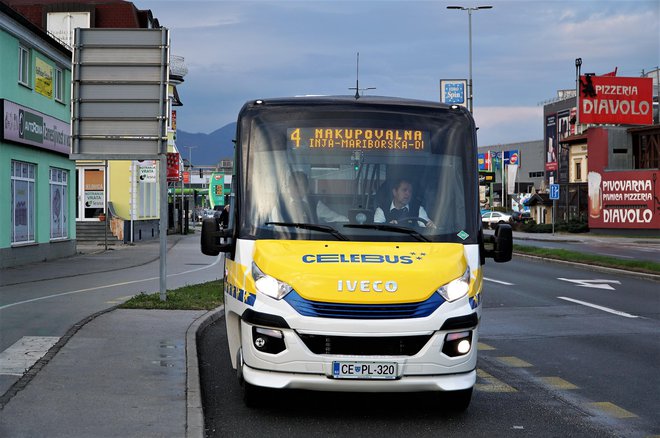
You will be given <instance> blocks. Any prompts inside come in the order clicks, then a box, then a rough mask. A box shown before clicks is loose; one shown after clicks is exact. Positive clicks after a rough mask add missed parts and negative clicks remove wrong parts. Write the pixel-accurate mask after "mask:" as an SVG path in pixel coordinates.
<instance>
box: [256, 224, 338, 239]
mask: <svg viewBox="0 0 660 438" xmlns="http://www.w3.org/2000/svg"><path fill="white" fill-rule="evenodd" d="M265 225H276V226H279V227H294V228H302V229H304V230H312V231H321V232H324V233H328V234H332V235H333V236H335V237H336V238H337V240H349V239H348V237H346V236H344V235H343V234H342V233H340V232H339V231H337V230H336V229H335V228H333V227H331V226H329V225H317V224H307V223H304V222H266V224H265Z"/></svg>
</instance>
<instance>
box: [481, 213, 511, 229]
mask: <svg viewBox="0 0 660 438" xmlns="http://www.w3.org/2000/svg"><path fill="white" fill-rule="evenodd" d="M481 222H483V224H484V227H486V226H488V227H490V228H495V227H496V226H497V225H498V224H510V223H511V222H513V217H511V215H510V214H506V213H502V212H501V211H488V212H486V213H484V214H482V215H481Z"/></svg>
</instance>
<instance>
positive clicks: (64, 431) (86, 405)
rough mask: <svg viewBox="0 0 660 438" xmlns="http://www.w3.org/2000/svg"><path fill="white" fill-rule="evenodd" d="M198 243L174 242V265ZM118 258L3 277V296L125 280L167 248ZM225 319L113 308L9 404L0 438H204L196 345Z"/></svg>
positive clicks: (79, 330) (25, 382)
mask: <svg viewBox="0 0 660 438" xmlns="http://www.w3.org/2000/svg"><path fill="white" fill-rule="evenodd" d="M189 238H190V239H195V238H197V239H199V235H189V236H182V235H170V236H168V256H172V255H173V254H175V252H176V247H175V246H176V244H177V243H178V242H180V241H181V240H182V239H189ZM111 248H112V249H109V250H107V251H106V250H105V249H104V247H99V248H95V247H82V248H79V253H78V254H77V255H75V256H72V257H67V258H64V259H57V260H52V261H46V262H41V263H33V264H30V265H25V266H20V267H14V268H7V269H3V270H0V276H1V277H2V280H1V283H2V284H1V285H0V286H4V285H11V284H25V283H30V282H34V281H38V280H46V279H55V278H62V277H68V276H71V275H80V274H89V273H92V272H108V271H115V270H116V271H118V275H120V273H119V272H120V270H121V269H124V268H129V267H133V266H140V265H143V264H146V263H149V262H152V261H155V260H157V259H158V257H159V255H160V251H159V249H160V247H159V241H158V240H156V241H149V242H142V243H138V244H136V245H119V246H115V247H111ZM172 249H173V250H172ZM221 310H222V309H221V308H220V309H216V310H215V311H211V312H206V311H180V310H133V309H117V308H110V309H107V310H105V311H101V312H98V313H97V314H94V315H91V316H89V317H87V318H85V319H84V320H82V321H80V322H78V323H77V324H75V325H74V326H73V327H71V329H70V330H69V331H68V332H67V333H66V334H65V335H64V336H63V337H62V338H60V339H59V341H58V342H57V343H56V344H55V345H54V346H53V347H52V348H51V349H50V350H49V351H48V352H47V353H46V354H45V356H43V357H42V358H41V359H40V360H39V361H37V363H36V364H35V365H34V366H33V367H32V368H31V369H30V370H28V371H27V372H26V373H25V374H24V375H23V376H22V377H21V378H20V379H19V380H18V381H17V382H16V383H15V384H14V385H13V386H12V387H11V388H10V389H9V390H8V391H7V392H6V393H5V394H4V395H0V436H3V437H4V436H7V437H9V436H11V437H34V436H48V437H92V436H93V437H200V438H201V437H203V436H204V419H203V412H202V402H201V391H200V386H199V368H198V362H197V347H196V336H197V333H198V332H200V331H201V330H203V329H204V328H205V327H206V326H207V325H208V324H210V323H211V322H213V321H215V320H216V319H218V318H219V317H220V316H221V314H222V312H221ZM36 324H38V323H36Z"/></svg>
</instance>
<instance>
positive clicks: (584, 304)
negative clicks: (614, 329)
mask: <svg viewBox="0 0 660 438" xmlns="http://www.w3.org/2000/svg"><path fill="white" fill-rule="evenodd" d="M557 298H559V299H560V300H566V301H570V302H572V303H576V304H581V305H583V306H587V307H592V308H594V309H598V310H602V311H603V312H608V313H612V314H614V315H618V316H623V317H624V318H639V316H637V315H631V314H630V313H626V312H621V311H619V310H614V309H610V308H609V307H603V306H599V305H598V304H592V303H587V302H586V301H580V300H576V299H573V298H568V297H557Z"/></svg>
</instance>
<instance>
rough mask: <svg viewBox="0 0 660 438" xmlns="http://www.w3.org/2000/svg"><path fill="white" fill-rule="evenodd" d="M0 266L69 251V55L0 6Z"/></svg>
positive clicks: (72, 236)
mask: <svg viewBox="0 0 660 438" xmlns="http://www.w3.org/2000/svg"><path fill="white" fill-rule="evenodd" d="M0 58H1V59H2V62H1V63H0V108H1V109H0V111H1V112H2V116H3V117H2V120H3V123H2V129H0V268H5V267H10V266H16V265H21V264H25V263H30V262H35V261H42V260H48V259H52V258H57V257H64V256H68V255H73V254H75V252H76V228H75V220H74V218H75V210H76V207H75V206H76V166H75V162H74V161H72V160H70V159H69V136H70V118H71V116H70V114H71V107H70V87H69V83H70V81H71V52H70V50H69V49H68V48H67V47H65V46H64V45H62V44H61V43H60V42H59V41H57V40H55V39H54V38H52V37H50V36H49V35H48V34H47V33H46V32H44V31H43V30H42V29H40V28H39V27H37V26H35V25H34V24H32V23H31V22H30V21H28V20H27V19H25V18H24V17H23V16H21V15H20V14H18V13H16V12H15V11H14V10H12V9H11V8H9V7H8V6H6V5H5V4H4V3H0Z"/></svg>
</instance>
